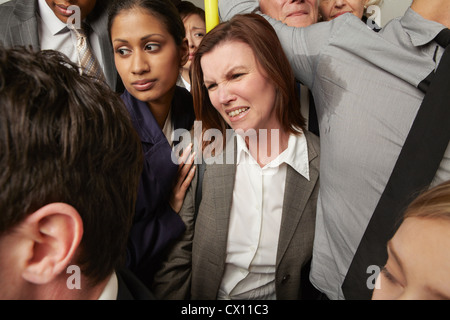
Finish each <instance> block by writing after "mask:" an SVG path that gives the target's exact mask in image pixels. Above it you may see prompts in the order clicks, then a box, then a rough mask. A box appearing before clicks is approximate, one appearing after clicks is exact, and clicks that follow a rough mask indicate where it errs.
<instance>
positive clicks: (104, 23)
mask: <svg viewBox="0 0 450 320" xmlns="http://www.w3.org/2000/svg"><path fill="white" fill-rule="evenodd" d="M107 11H108V7H107V6H106V5H105V4H103V3H102V2H98V1H97V6H96V7H95V9H94V14H93V15H92V16H89V17H88V19H87V21H88V23H89V25H90V26H91V28H92V30H94V32H95V33H96V34H97V35H98V37H99V42H100V48H102V58H103V63H104V65H105V72H104V73H105V77H106V79H108V85H109V86H110V87H111V88H113V89H115V87H116V82H117V72H116V67H115V63H114V55H113V48H112V44H111V39H110V38H109V32H108V15H107Z"/></svg>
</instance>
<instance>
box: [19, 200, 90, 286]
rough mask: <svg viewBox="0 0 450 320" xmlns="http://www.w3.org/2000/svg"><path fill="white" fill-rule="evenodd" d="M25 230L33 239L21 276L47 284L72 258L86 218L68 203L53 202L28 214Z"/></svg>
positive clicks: (36, 282)
mask: <svg viewBox="0 0 450 320" xmlns="http://www.w3.org/2000/svg"><path fill="white" fill-rule="evenodd" d="M24 223H25V230H27V232H28V233H29V234H28V236H29V237H30V239H31V240H32V241H33V242H34V245H32V246H30V247H29V248H30V251H31V252H29V255H28V257H29V258H28V260H27V261H26V262H25V266H24V269H23V272H22V277H23V278H24V279H25V280H27V281H29V282H31V283H35V284H45V283H49V282H51V281H52V280H54V279H55V278H56V277H57V276H58V275H60V274H61V273H62V272H64V271H65V269H66V268H67V267H68V265H69V263H70V262H71V261H72V260H73V258H74V255H75V252H76V251H77V248H78V246H79V244H80V241H81V238H82V236H83V221H82V220H81V217H80V215H79V214H78V211H77V210H75V208H73V207H72V206H70V205H68V204H65V203H51V204H48V205H46V206H44V207H42V208H40V209H39V210H37V211H35V212H34V213H32V214H31V215H29V216H28V217H27V218H26V219H25V221H24Z"/></svg>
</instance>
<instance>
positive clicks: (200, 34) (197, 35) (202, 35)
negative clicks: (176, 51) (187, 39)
mask: <svg viewBox="0 0 450 320" xmlns="http://www.w3.org/2000/svg"><path fill="white" fill-rule="evenodd" d="M194 36H195V37H197V38H203V37H204V36H205V34H204V33H202V32H199V33H195V34H194Z"/></svg>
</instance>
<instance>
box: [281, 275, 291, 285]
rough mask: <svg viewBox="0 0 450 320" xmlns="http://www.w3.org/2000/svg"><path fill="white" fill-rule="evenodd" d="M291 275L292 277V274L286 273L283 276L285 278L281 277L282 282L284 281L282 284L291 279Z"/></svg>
mask: <svg viewBox="0 0 450 320" xmlns="http://www.w3.org/2000/svg"><path fill="white" fill-rule="evenodd" d="M290 277H291V275H289V274H287V275H285V276H284V277H283V279H281V283H282V284H283V283H286V282H287V281H288V280H289V278H290Z"/></svg>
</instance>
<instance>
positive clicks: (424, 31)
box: [400, 8, 446, 47]
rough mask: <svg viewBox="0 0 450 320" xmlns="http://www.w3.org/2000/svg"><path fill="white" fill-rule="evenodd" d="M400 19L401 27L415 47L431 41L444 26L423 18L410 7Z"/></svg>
mask: <svg viewBox="0 0 450 320" xmlns="http://www.w3.org/2000/svg"><path fill="white" fill-rule="evenodd" d="M400 21H401V24H402V26H403V29H404V30H405V32H406V33H407V34H408V35H409V37H410V38H411V42H412V43H413V45H414V46H416V47H419V46H423V45H426V44H427V43H429V42H431V41H432V40H433V39H434V38H435V37H436V36H437V34H438V33H439V32H441V30H442V29H445V28H446V27H445V26H444V25H442V24H440V23H438V22H435V21H430V20H427V19H425V18H424V17H422V16H421V15H420V14H418V13H417V12H415V11H414V10H413V9H411V8H408V10H407V11H406V12H405V15H404V16H403V17H402V18H401V19H400Z"/></svg>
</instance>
